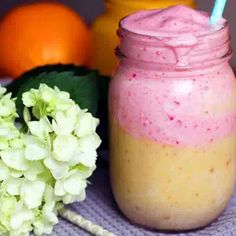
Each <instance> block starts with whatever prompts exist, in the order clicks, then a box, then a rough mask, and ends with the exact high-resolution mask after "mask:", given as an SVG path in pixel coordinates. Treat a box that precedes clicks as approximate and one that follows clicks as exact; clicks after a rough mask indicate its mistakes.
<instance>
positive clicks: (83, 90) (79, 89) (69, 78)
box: [8, 64, 99, 118]
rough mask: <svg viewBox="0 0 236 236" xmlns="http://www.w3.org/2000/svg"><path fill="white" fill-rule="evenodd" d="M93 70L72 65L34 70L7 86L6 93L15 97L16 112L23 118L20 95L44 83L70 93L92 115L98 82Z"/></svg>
mask: <svg viewBox="0 0 236 236" xmlns="http://www.w3.org/2000/svg"><path fill="white" fill-rule="evenodd" d="M98 77H99V75H98V73H97V71H95V70H89V69H87V68H86V67H82V66H74V65H60V64H58V65H49V66H43V67H38V68H35V69H33V70H31V71H28V72H26V73H25V74H23V75H21V76H20V77H19V78H17V79H16V80H15V81H14V82H13V83H12V84H10V85H9V86H8V91H10V92H12V93H13V96H17V101H16V105H17V111H18V114H19V116H20V118H22V117H23V104H22V99H21V98H22V94H23V93H24V92H26V91H28V90H29V89H31V88H35V89H38V88H39V85H40V84H42V83H44V84H47V85H48V86H49V87H52V88H54V86H57V87H58V88H59V89H60V90H62V91H66V92H68V93H70V96H71V99H73V100H74V101H75V102H76V103H77V104H78V105H79V106H80V107H81V108H82V109H88V111H89V112H91V113H92V114H93V115H95V114H96V112H97V106H98V80H99V78H98Z"/></svg>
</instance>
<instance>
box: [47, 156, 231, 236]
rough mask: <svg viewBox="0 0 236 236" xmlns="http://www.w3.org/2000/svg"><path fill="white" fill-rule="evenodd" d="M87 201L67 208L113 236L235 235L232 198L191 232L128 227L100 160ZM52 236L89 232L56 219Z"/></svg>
mask: <svg viewBox="0 0 236 236" xmlns="http://www.w3.org/2000/svg"><path fill="white" fill-rule="evenodd" d="M90 182H91V184H90V186H89V187H88V189H87V198H86V200H85V201H84V202H81V203H75V204H72V205H71V206H69V208H70V209H71V210H73V211H76V212H77V213H79V214H80V215H82V216H84V217H85V218H86V219H89V220H91V221H93V222H94V223H96V224H98V225H100V226H102V227H103V228H105V229H107V230H109V231H110V232H112V233H114V234H115V235H117V236H169V235H170V236H177V235H178V236H201V235H206V236H230V235H232V236H233V235H236V195H235V197H233V198H232V200H231V203H230V204H229V206H228V208H227V209H226V211H225V212H224V214H223V215H222V216H221V217H220V218H219V219H218V220H217V221H215V222H213V223H212V224H211V225H210V226H208V227H205V228H203V229H200V230H197V231H191V232H185V233H184V232H182V233H163V232H158V231H151V230H146V229H143V228H140V227H138V226H135V225H133V224H131V223H130V222H129V221H128V220H127V219H126V218H125V217H124V216H123V215H122V214H121V212H120V211H119V209H118V208H117V206H116V204H115V202H114V199H113V196H112V193H111V189H110V184H109V176H108V162H107V161H106V160H104V159H103V160H102V161H100V162H99V165H98V168H97V170H96V171H95V173H94V175H93V176H92V178H91V179H90ZM52 235H53V236H64V235H66V236H75V235H82V236H88V235H90V234H89V233H87V232H85V231H83V230H81V229H79V228H78V227H76V226H74V225H73V224H71V223H69V222H67V221H66V220H63V219H60V222H59V224H58V225H57V226H56V227H55V230H54V232H53V234H52Z"/></svg>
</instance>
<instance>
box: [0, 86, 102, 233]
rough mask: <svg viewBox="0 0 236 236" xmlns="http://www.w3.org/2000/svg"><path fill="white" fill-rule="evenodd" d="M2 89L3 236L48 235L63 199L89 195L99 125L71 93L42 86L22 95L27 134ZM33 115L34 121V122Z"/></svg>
mask: <svg viewBox="0 0 236 236" xmlns="http://www.w3.org/2000/svg"><path fill="white" fill-rule="evenodd" d="M5 93H6V90H5V89H4V88H1V87H0V105H3V106H6V108H4V109H5V110H2V113H1V112H0V204H1V208H0V235H4V234H5V235H10V236H26V235H27V236H28V235H29V233H30V231H32V230H33V231H34V233H35V235H42V234H50V233H51V232H52V230H53V226H54V225H55V224H57V223H58V217H57V214H58V209H59V207H61V205H62V203H64V204H68V203H72V202H75V201H82V200H84V199H85V197H86V192H85V189H86V187H87V184H88V181H87V178H88V177H90V176H91V175H92V173H93V171H94V170H95V168H96V158H97V152H96V149H97V148H98V146H99V145H100V143H101V140H100V138H99V136H98V135H97V134H96V127H97V125H98V123H99V121H98V119H96V118H94V117H93V116H92V115H91V114H90V113H89V112H87V110H81V109H80V107H79V106H78V105H76V104H75V102H74V101H73V100H71V99H70V95H69V94H68V93H67V92H62V91H60V90H59V89H58V88H54V89H52V88H49V87H48V86H47V85H44V84H42V85H40V88H39V89H31V90H30V91H28V92H26V93H24V94H23V96H22V100H23V103H24V105H25V108H24V120H25V124H26V129H27V130H26V132H24V133H22V132H20V127H17V126H16V125H15V123H14V122H15V118H16V117H17V114H16V109H15V105H14V104H15V103H14V99H11V95H10V94H5ZM31 119H32V120H31Z"/></svg>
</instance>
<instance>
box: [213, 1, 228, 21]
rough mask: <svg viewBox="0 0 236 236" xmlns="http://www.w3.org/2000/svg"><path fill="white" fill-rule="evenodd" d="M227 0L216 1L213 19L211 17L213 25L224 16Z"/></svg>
mask: <svg viewBox="0 0 236 236" xmlns="http://www.w3.org/2000/svg"><path fill="white" fill-rule="evenodd" d="M226 2H227V0H216V1H215V6H214V8H213V11H212V14H211V19H210V23H211V25H216V24H217V23H218V22H219V20H220V19H221V18H222V15H223V12H224V9H225V5H226Z"/></svg>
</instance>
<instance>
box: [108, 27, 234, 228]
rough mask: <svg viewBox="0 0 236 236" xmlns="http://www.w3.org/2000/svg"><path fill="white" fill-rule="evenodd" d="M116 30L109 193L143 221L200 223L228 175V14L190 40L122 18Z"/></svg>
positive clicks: (213, 213) (227, 189)
mask: <svg viewBox="0 0 236 236" xmlns="http://www.w3.org/2000/svg"><path fill="white" fill-rule="evenodd" d="M119 35H120V38H121V42H120V46H119V48H118V56H119V58H120V63H119V66H118V69H117V71H116V73H115V75H114V77H113V79H112V81H111V85H110V91H109V110H110V111H109V113H110V116H109V119H110V175H111V183H112V189H113V193H114V197H115V200H116V202H117V203H118V206H119V208H120V209H121V211H122V212H123V213H124V215H125V216H126V217H128V218H129V219H130V220H131V222H134V223H136V224H139V225H143V226H145V227H150V228H156V229H162V230H189V229H195V228H199V227H202V226H205V225H207V224H208V223H210V222H211V221H213V220H214V219H215V218H216V217H217V216H219V214H220V213H221V212H222V211H223V210H224V209H225V207H226V205H227V203H228V202H229V199H230V197H231V195H232V193H233V190H234V186H235V178H236V176H235V175H236V162H235V157H236V80H235V76H234V73H233V71H232V69H231V67H230V65H229V63H228V60H229V58H230V57H231V49H230V46H229V34H228V24H227V23H224V26H223V28H221V29H218V30H216V31H214V32H210V33H208V34H204V35H201V36H199V37H198V38H197V40H198V43H197V44H196V45H195V46H194V49H193V48H191V47H181V46H179V47H175V46H173V45H172V46H169V45H166V44H165V43H166V40H165V37H159V38H158V37H155V36H150V35H141V34H138V33H133V32H130V31H128V30H126V29H124V28H123V27H122V25H121V26H120V29H119ZM168 40H169V39H168ZM186 50H187V51H186Z"/></svg>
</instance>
